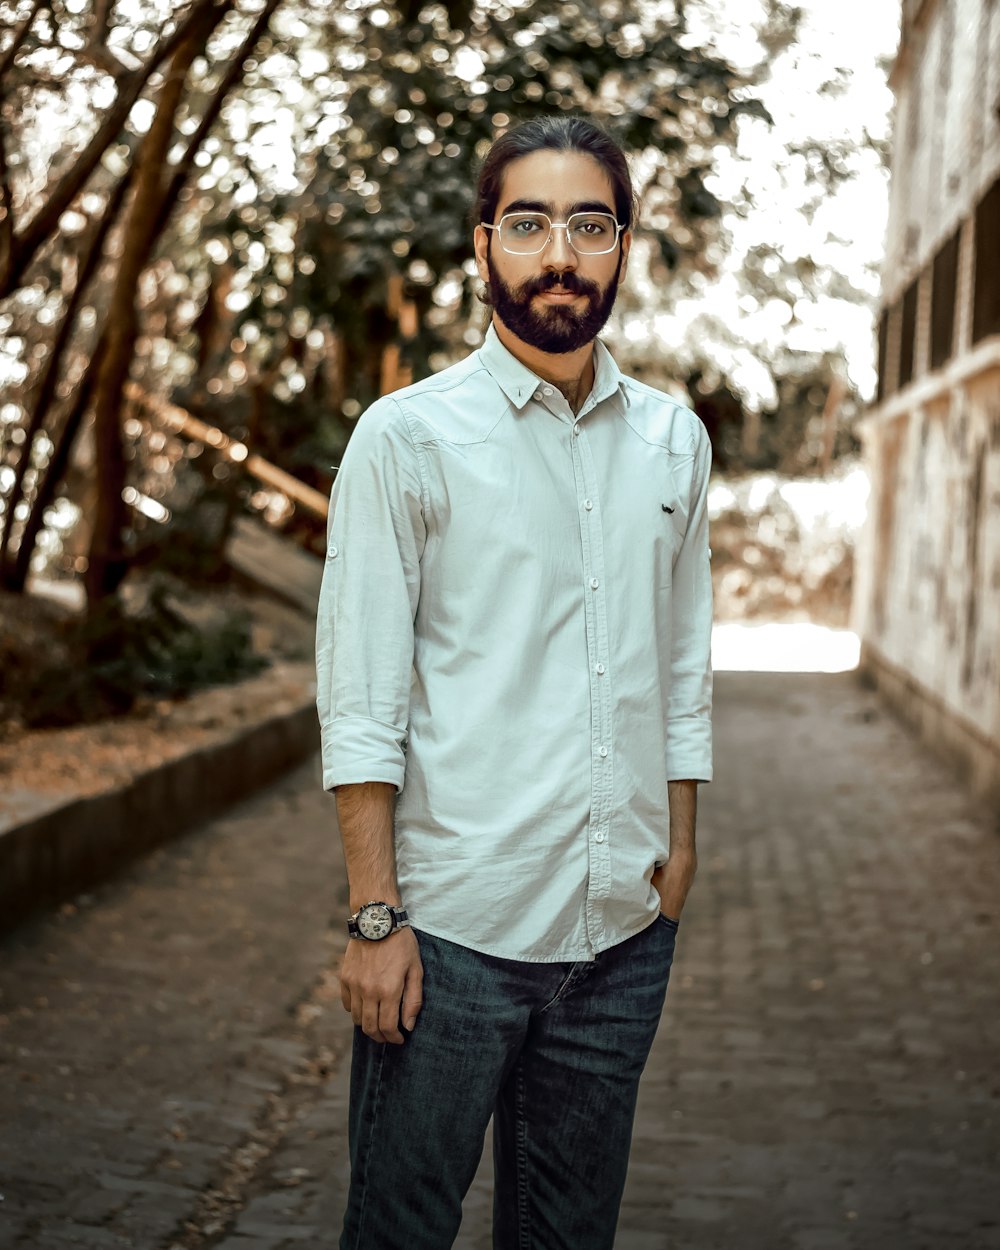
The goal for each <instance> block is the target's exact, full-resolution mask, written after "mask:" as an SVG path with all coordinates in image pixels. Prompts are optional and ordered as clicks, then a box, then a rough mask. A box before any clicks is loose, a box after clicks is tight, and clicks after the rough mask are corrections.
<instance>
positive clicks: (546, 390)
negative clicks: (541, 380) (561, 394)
mask: <svg viewBox="0 0 1000 1250" xmlns="http://www.w3.org/2000/svg"><path fill="white" fill-rule="evenodd" d="M542 394H543V395H551V394H552V387H551V386H543V387H542Z"/></svg>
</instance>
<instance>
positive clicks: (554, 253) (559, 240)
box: [543, 222, 577, 273]
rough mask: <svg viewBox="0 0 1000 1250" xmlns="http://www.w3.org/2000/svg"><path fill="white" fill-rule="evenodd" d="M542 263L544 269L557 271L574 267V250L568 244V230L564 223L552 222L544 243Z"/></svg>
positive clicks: (560, 271) (575, 257)
mask: <svg viewBox="0 0 1000 1250" xmlns="http://www.w3.org/2000/svg"><path fill="white" fill-rule="evenodd" d="M543 263H544V265H545V268H546V269H554V270H555V271H556V272H557V273H562V272H564V271H565V270H567V269H575V268H576V265H577V256H576V252H574V251H573V249H572V248H571V247H570V245H569V230H568V229H567V227H566V226H565V225H560V224H559V223H557V222H554V223H553V225H552V231H551V233H550V235H549V239H548V242H547V243H546V245H545V251H544V260H543Z"/></svg>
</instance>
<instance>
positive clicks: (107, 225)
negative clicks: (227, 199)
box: [0, 166, 133, 590]
mask: <svg viewBox="0 0 1000 1250" xmlns="http://www.w3.org/2000/svg"><path fill="white" fill-rule="evenodd" d="M132 168H133V167H131V166H130V167H129V169H128V170H127V171H126V172H125V174H124V175H123V176H122V177H121V178H120V179H119V181H118V184H117V186H116V187H115V189H114V191H113V192H112V194H111V198H110V199H109V200H108V203H107V205H106V207H105V209H104V214H103V216H102V217H101V219H100V221H99V222H97V223H96V225H95V227H94V229H93V230H92V231H91V234H90V238H89V239H88V240H87V243H86V246H85V247H84V249H83V251H82V255H81V257H80V268H79V272H78V275H77V282H76V286H75V287H74V288H73V293H72V295H71V296H70V298H69V302H68V303H67V305H66V308H65V311H64V312H63V317H62V321H61V322H60V325H59V329H58V331H57V332H56V336H55V339H54V340H53V343H52V347H51V350H50V351H49V354H48V356H47V357H46V359H45V364H44V366H43V367H42V372H41V375H40V377H39V379H38V382H37V383H36V385H35V387H34V391H33V395H32V402H31V412H30V415H29V418H28V424H27V427H26V431H25V434H26V437H25V440H24V442H23V443H22V445H21V454H20V457H19V459H18V461H17V465H16V467H15V469H14V482H13V485H12V486H11V489H10V493H9V495H8V497H7V505H6V509H5V512H4V517H3V524H2V527H0V569H2V570H3V581H4V584H5V585H6V586H7V588H8V589H13V590H19V589H21V587H19V586H17V585H13V584H12V576H11V571H10V569H9V568H7V567H6V557H7V551H8V548H9V546H10V539H11V535H12V532H13V527H14V511H15V508H16V507H17V504H18V502H19V501H20V499H21V498H22V491H23V489H24V477H25V474H26V473H27V471H28V466H29V464H30V462H31V449H32V447H33V446H34V441H35V439H36V438H37V436H38V433H39V431H40V430H41V429H42V428H43V427H44V425H45V418H46V417H47V416H48V414H49V411H50V410H51V408H52V403H53V400H54V398H55V392H56V384H57V382H58V380H59V367H60V365H61V364H62V361H63V357H64V356H65V354H66V349H67V347H68V346H69V343H70V339H71V338H72V334H73V329H74V327H75V324H76V316H77V313H78V311H79V308H80V304H81V303H82V301H83V297H84V295H85V294H86V291H87V288H88V286H89V285H90V282H91V280H92V278H93V277H94V274H95V273H96V272H97V268H98V266H99V264H100V261H101V257H102V255H103V251H104V242H105V240H106V239H107V237H108V234H109V233H110V231H111V228H112V226H113V225H114V224H115V221H116V220H117V218H118V214H119V213H120V211H121V207H122V204H123V203H124V201H125V194H126V192H127V191H128V187H129V184H130V183H131V180H132ZM102 333H103V331H102ZM53 441H55V440H53ZM47 506H48V505H47V504H46V505H45V507H47ZM36 509H37V502H35V501H33V502H32V507H31V511H30V512H29V520H30V517H31V515H32V514H33V513H34V511H35V510H36ZM43 510H44V509H43ZM27 530H28V525H27V524H26V525H25V529H24V531H22V538H21V542H22V544H23V543H24V542H25V541H26V534H27ZM30 545H31V546H34V539H33V538H32V539H31V540H30Z"/></svg>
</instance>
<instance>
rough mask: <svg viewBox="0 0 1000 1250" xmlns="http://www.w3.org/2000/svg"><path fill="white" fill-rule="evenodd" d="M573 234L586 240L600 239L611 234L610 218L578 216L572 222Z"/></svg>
mask: <svg viewBox="0 0 1000 1250" xmlns="http://www.w3.org/2000/svg"><path fill="white" fill-rule="evenodd" d="M572 225H573V233H574V234H578V235H582V236H584V237H585V238H588V239H600V238H603V237H604V235H607V234H610V233H611V229H612V227H611V218H610V217H603V216H601V215H596V216H579V217H574V218H573V221H572Z"/></svg>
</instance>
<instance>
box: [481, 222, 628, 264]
mask: <svg viewBox="0 0 1000 1250" xmlns="http://www.w3.org/2000/svg"><path fill="white" fill-rule="evenodd" d="M480 225H481V226H482V227H483V229H484V230H495V231H496V232H497V234H498V235H499V237H500V246H501V247H502V248H503V250H504V251H505V252H510V253H511V254H512V255H514V256H537V255H538V253H539V252H543V251H544V250H545V248H546V246H547V245H548V242H549V239H551V238H552V231H553V230H565V231H566V241H567V242H568V243H569V245H570V247H571V248H572V249H573V251H574V252H576V253H577V254H578V255H580V256H604V255H606V254H607V253H608V252H613V251H614V250H615V247H616V246H617V244H618V236H619V235H620V234H621V232H622V230H624V228H625V227H624V226H622V225H621V224H620V223H619V222H617V221H615V219H614V217H612V216H611V214H610V213H573V214H572V216H570V217H567V219H566V220H565V221H564V222H563V221H553V220H552V218H551V217H549V215H548V214H547V213H504V215H503V216H502V217H501V218H500V220H499V222H498V223H497V224H496V225H495V226H494V225H490V223H489V222H488V221H484V222H480Z"/></svg>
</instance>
